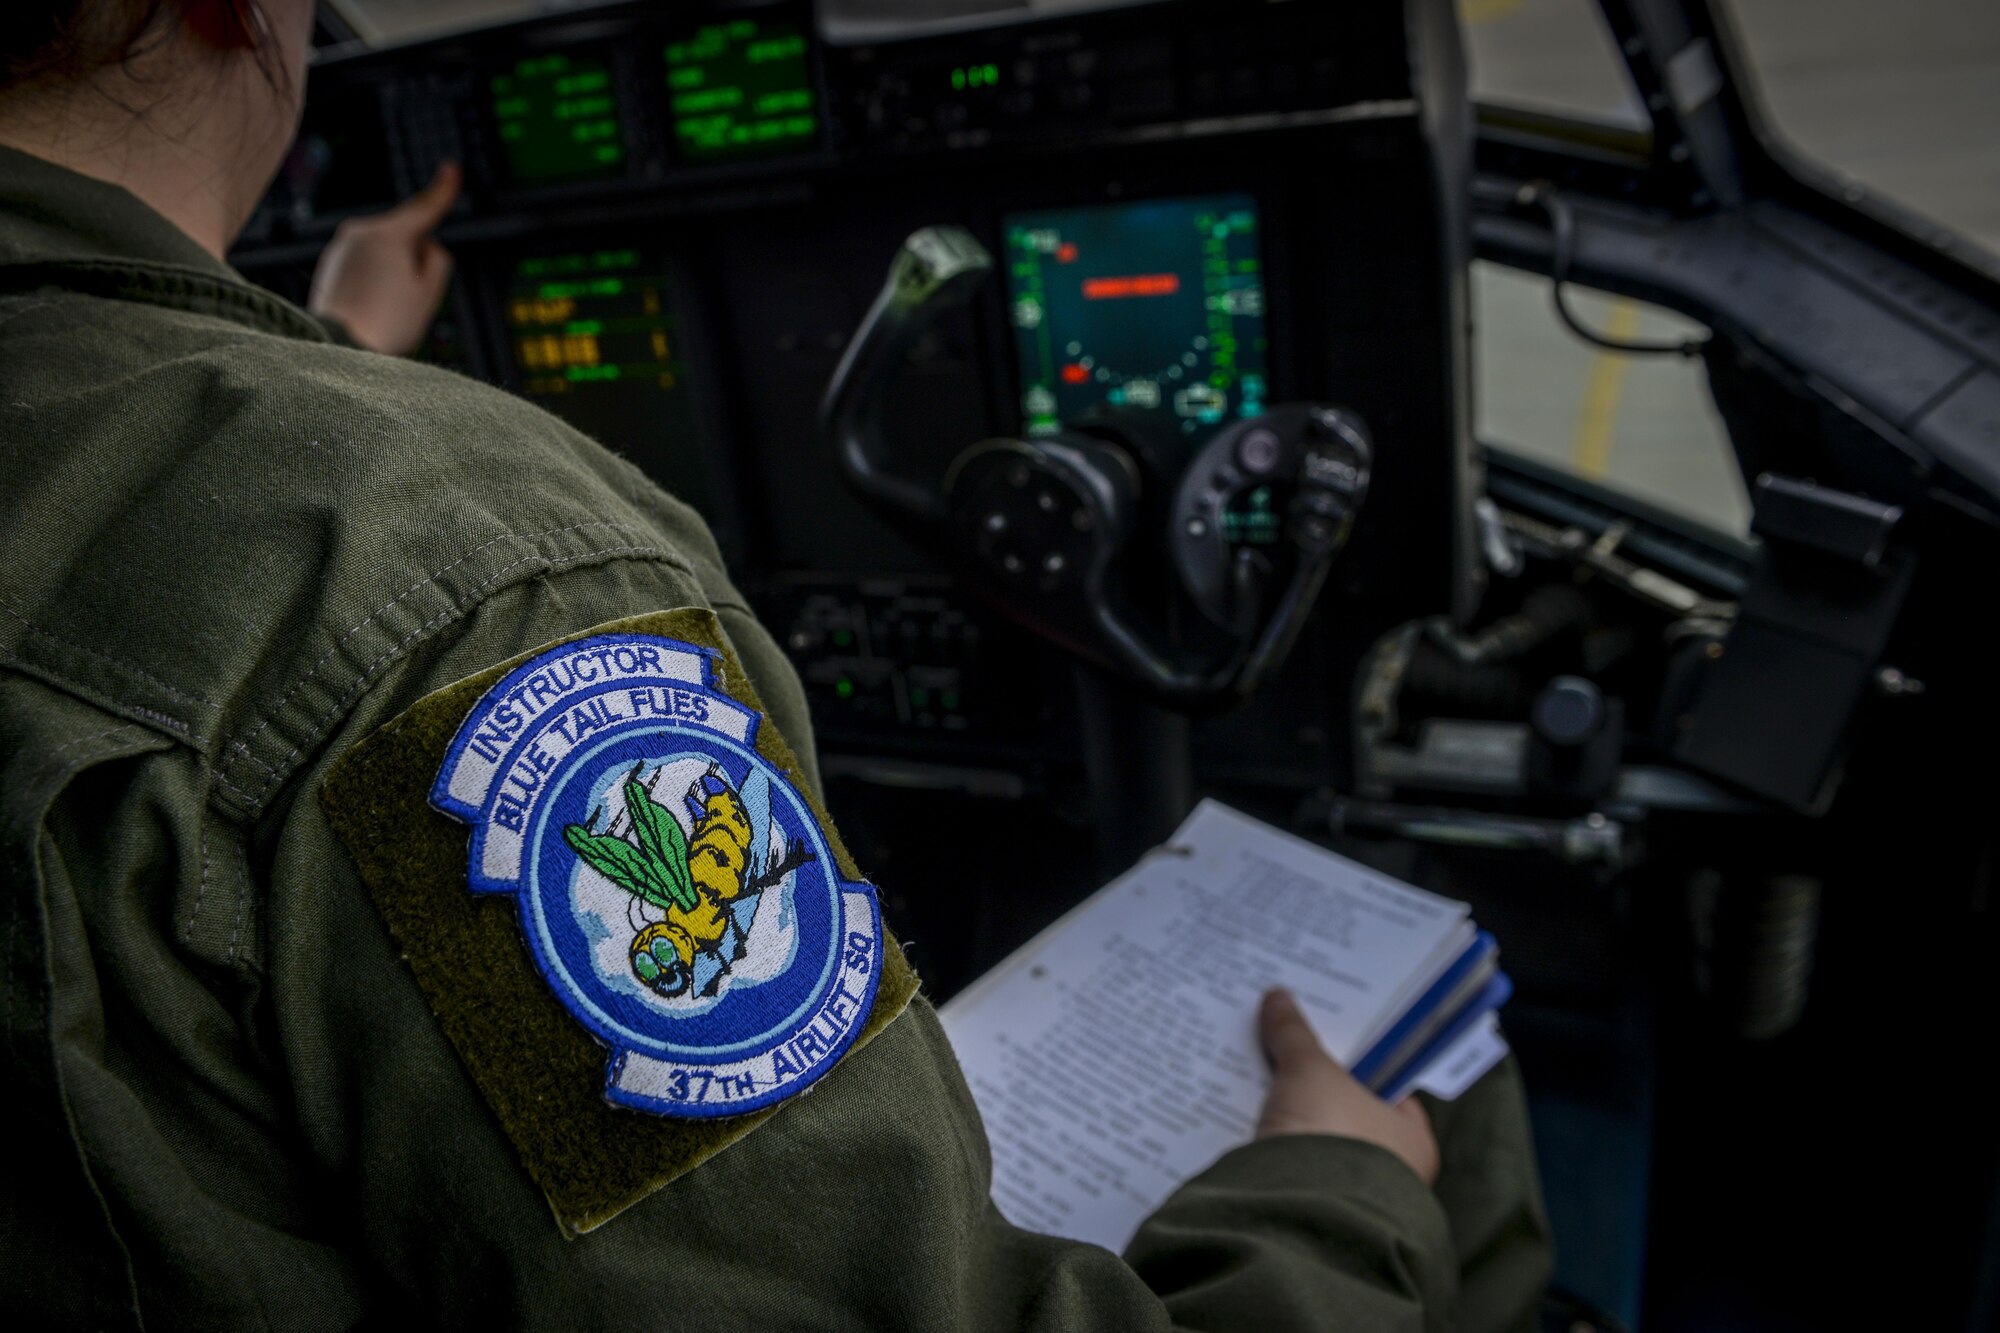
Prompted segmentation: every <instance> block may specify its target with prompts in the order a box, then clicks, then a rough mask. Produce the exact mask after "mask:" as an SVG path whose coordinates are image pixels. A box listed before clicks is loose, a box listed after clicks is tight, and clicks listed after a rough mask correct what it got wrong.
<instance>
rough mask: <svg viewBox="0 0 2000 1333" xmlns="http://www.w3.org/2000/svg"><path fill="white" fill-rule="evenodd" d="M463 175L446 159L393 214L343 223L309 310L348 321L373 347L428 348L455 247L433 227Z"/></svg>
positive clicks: (394, 350)
mask: <svg viewBox="0 0 2000 1333" xmlns="http://www.w3.org/2000/svg"><path fill="white" fill-rule="evenodd" d="M459 181H460V176H459V170H458V168H457V167H456V166H454V165H452V164H451V163H449V162H447V163H446V164H445V165H443V166H441V167H439V168H438V172H437V175H435V176H433V177H432V178H431V183H430V184H429V185H426V186H425V187H424V188H423V189H421V190H419V191H417V192H416V193H415V194H413V195H411V196H410V197H409V198H408V199H405V200H404V201H403V202H402V203H400V204H398V205H397V206H396V207H394V208H392V209H390V210H389V211H388V212H386V213H377V214H374V215H373V216H371V217H365V218H349V219H348V220H347V221H345V222H343V223H341V224H340V227H339V229H338V230H337V231H335V232H334V233H333V242H332V244H330V245H328V246H327V247H326V253H325V254H323V255H321V256H320V259H319V268H318V269H317V270H315V271H314V273H313V282H312V295H311V296H309V297H307V298H306V308H307V309H308V310H310V311H312V313H314V314H315V315H330V316H332V317H333V318H335V319H337V320H339V321H340V322H341V323H342V324H345V325H346V326H347V329H348V332H350V333H352V334H353V335H354V340H355V341H356V342H358V343H360V344H361V345H362V346H363V347H366V348H368V349H369V350H370V351H374V352H383V353H386V354H387V355H389V356H407V355H408V354H409V353H411V352H414V351H416V350H417V348H419V347H421V346H423V342H424V335H425V334H426V333H428V332H429V331H430V327H431V319H432V318H433V317H434V316H435V315H436V314H437V310H438V307H439V306H440V305H442V304H443V303H444V289H445V284H446V283H448V282H450V281H451V252H450V251H448V250H446V249H445V248H444V247H443V246H442V245H439V244H438V242H437V238H436V237H434V236H433V235H432V234H431V233H432V232H434V231H436V230H437V226H438V224H439V223H440V222H442V221H444V215H445V214H446V213H448V212H450V211H451V206H452V202H453V201H454V200H456V199H457V198H458V188H459Z"/></svg>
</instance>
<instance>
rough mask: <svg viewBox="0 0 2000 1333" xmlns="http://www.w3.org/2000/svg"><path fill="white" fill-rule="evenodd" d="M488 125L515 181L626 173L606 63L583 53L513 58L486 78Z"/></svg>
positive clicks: (614, 94) (538, 182) (615, 95)
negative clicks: (502, 69)
mask: <svg viewBox="0 0 2000 1333" xmlns="http://www.w3.org/2000/svg"><path fill="white" fill-rule="evenodd" d="M489 88H490V91H491V92H492V95H493V101H492V107H493V123H494V125H495V127H496V130H497V132H498V134H499V136H500V146H501V149H502V151H503V152H504V153H505V154H506V158H507V171H508V175H509V177H510V178H511V180H512V181H513V183H514V184H516V185H549V184H555V183H558V182H562V181H577V180H595V179H599V178H601V177H606V176H619V175H623V174H624V172H625V132H624V128H623V126H622V125H621V124H620V123H619V120H618V93H617V89H616V88H615V87H614V85H613V83H612V77H611V67H610V65H608V64H606V63H605V62H604V61H603V60H600V59H597V58H595V57H592V56H587V55H577V54H555V55H544V56H533V57H530V58H529V59H526V60H522V61H519V62H518V63H516V64H515V65H514V67H513V68H512V69H510V70H508V71H506V72H505V73H501V74H495V75H494V76H493V78H492V80H491V81H490V85H489Z"/></svg>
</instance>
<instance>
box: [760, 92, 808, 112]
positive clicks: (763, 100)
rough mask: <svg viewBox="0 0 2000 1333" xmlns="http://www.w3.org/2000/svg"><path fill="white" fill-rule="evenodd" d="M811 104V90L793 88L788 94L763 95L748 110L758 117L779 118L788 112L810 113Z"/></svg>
mask: <svg viewBox="0 0 2000 1333" xmlns="http://www.w3.org/2000/svg"><path fill="white" fill-rule="evenodd" d="M812 104H813V95H812V92H811V90H809V89H806V88H794V89H792V90H791V91H790V92H782V93H765V94H763V95H762V96H761V97H759V98H758V99H757V100H756V102H755V103H754V104H753V105H752V106H751V108H750V110H751V111H753V112H755V113H756V114H757V115H760V116H779V115H783V114H784V113H786V112H788V111H810V110H812Z"/></svg>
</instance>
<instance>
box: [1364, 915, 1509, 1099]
mask: <svg viewBox="0 0 2000 1333" xmlns="http://www.w3.org/2000/svg"><path fill="white" fill-rule="evenodd" d="M1499 949H1500V946H1499V944H1498V943H1497V942H1496V941H1495V940H1494V938H1493V937H1492V936H1491V935H1489V934H1487V933H1486V932H1485V931H1483V930H1482V931H1480V932H1479V933H1478V934H1477V935H1474V936H1473V937H1472V942H1471V943H1469V944H1467V945H1466V946H1465V950H1464V952H1462V953H1460V954H1459V955H1458V958H1457V960H1456V961H1455V962H1453V963H1452V965H1451V966H1450V967H1447V968H1446V969H1445V970H1444V973H1443V974H1442V975H1441V976H1439V977H1438V979H1437V980H1436V981H1434V982H1432V983H1431V987H1430V989H1429V990H1427V991H1425V992H1424V993H1423V994H1422V995H1420V996H1418V997H1417V1000H1416V1003H1414V1004H1412V1005H1411V1006H1410V1007H1409V1008H1408V1009H1406V1010H1404V1011H1403V1016H1402V1017H1401V1018H1399V1019H1397V1020H1396V1022H1395V1023H1394V1025H1392V1026H1391V1027H1390V1029H1389V1030H1388V1031H1387V1032H1385V1033H1383V1034H1382V1035H1381V1037H1379V1038H1378V1039H1377V1040H1376V1042H1375V1044H1374V1045H1372V1046H1370V1047H1369V1048H1368V1050H1367V1052H1366V1053H1365V1054H1363V1055H1362V1057H1361V1058H1360V1059H1359V1060H1356V1061H1355V1062H1354V1065H1353V1068H1352V1069H1350V1070H1349V1071H1348V1072H1349V1073H1351V1074H1353V1075H1354V1077H1355V1078H1357V1079H1359V1080H1360V1081H1361V1082H1362V1084H1363V1085H1364V1086H1371V1087H1372V1086H1373V1085H1374V1081H1375V1079H1376V1076H1377V1075H1380V1074H1386V1073H1392V1072H1394V1071H1392V1070H1388V1069H1384V1068H1383V1064H1384V1062H1386V1061H1387V1060H1388V1059H1389V1057H1390V1056H1392V1055H1394V1054H1395V1053H1396V1048H1397V1047H1398V1046H1400V1045H1402V1044H1403V1042H1404V1041H1406V1040H1408V1038H1409V1035H1410V1033H1412V1032H1414V1031H1415V1030H1416V1029H1417V1028H1419V1027H1421V1026H1422V1025H1423V1024H1424V1023H1425V1022H1427V1021H1428V1020H1429V1019H1430V1018H1431V1017H1432V1016H1433V1015H1434V1014H1436V1012H1437V1008H1438V1006H1439V1005H1441V1004H1443V1003H1444V1002H1445V1000H1446V999H1447V998H1449V997H1450V995H1451V993H1452V992H1453V991H1455V990H1457V989H1458V988H1459V986H1460V985H1461V984H1462V983H1463V982H1464V980H1465V978H1466V977H1467V976H1468V975H1469V974H1470V973H1471V972H1472V971H1473V970H1474V969H1475V968H1478V967H1480V966H1482V965H1484V963H1485V962H1486V960H1487V959H1488V958H1489V957H1491V956H1492V955H1493V954H1495V953H1497V952H1499ZM1480 998H1481V997H1480V996H1478V995H1475V996H1474V997H1473V998H1472V1000H1471V1001H1470V1003H1475V1004H1476V1003H1478V1001H1479V999H1480ZM1427 1049H1429V1047H1428V1046H1425V1047H1422V1048H1419V1050H1418V1051H1417V1054H1418V1055H1422V1054H1423V1052H1424V1051H1425V1050H1427ZM1411 1058H1412V1059H1415V1058H1416V1057H1415V1056H1412V1057H1411Z"/></svg>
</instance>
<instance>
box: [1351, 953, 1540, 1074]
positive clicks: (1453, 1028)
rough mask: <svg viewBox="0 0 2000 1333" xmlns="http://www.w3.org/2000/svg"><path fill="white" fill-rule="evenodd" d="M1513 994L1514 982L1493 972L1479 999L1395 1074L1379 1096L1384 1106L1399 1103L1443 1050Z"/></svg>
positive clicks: (1503, 974) (1500, 973)
mask: <svg viewBox="0 0 2000 1333" xmlns="http://www.w3.org/2000/svg"><path fill="white" fill-rule="evenodd" d="M1513 993H1514V981H1513V978H1511V977H1509V976H1508V975H1507V974H1506V973H1505V972H1495V973H1494V974H1493V980H1491V981H1489V982H1487V983H1486V989H1485V990H1483V991H1481V992H1479V995H1478V997H1477V998H1476V999H1474V1000H1473V1001H1472V1002H1471V1003H1470V1004H1468V1005H1466V1006H1465V1008H1464V1009H1463V1010H1462V1011H1461V1012H1460V1013H1459V1016H1458V1017H1457V1018H1454V1019H1452V1020H1451V1022H1450V1023H1447V1024H1446V1025H1445V1027H1444V1030H1443V1031H1442V1032H1440V1033H1438V1034H1437V1036H1435V1037H1433V1038H1432V1039H1431V1041H1430V1044H1429V1045H1427V1046H1425V1047H1424V1048H1423V1049H1422V1050H1421V1051H1418V1052H1417V1053H1416V1054H1415V1055H1413V1056H1411V1057H1410V1059H1409V1062H1408V1063H1407V1064H1405V1065H1404V1066H1403V1067H1402V1068H1401V1069H1400V1070H1398V1071H1397V1072H1396V1076H1395V1078H1393V1079H1392V1080H1391V1081H1390V1083H1389V1086H1388V1088H1387V1090H1386V1091H1384V1092H1383V1093H1382V1100H1383V1101H1385V1102H1395V1101H1399V1100H1401V1099H1402V1097H1403V1096H1404V1094H1406V1093H1408V1092H1409V1090H1410V1088H1411V1086H1412V1085H1414V1084H1415V1083H1416V1081H1417V1080H1418V1079H1420V1078H1422V1077H1423V1074H1424V1071H1425V1070H1426V1069H1429V1068H1430V1065H1431V1061H1433V1060H1435V1059H1436V1058H1437V1057H1438V1055H1439V1054H1440V1053H1441V1052H1442V1051H1443V1050H1444V1049H1445V1047H1447V1046H1449V1045H1451V1044H1452V1043H1453V1042H1455V1041H1457V1040H1458V1039H1459V1038H1460V1037H1462V1036H1464V1035H1465V1034H1466V1033H1467V1032H1468V1031H1470V1030H1471V1028H1472V1025H1473V1024H1474V1023H1477V1022H1479V1021H1480V1020H1481V1019H1483V1018H1485V1017H1486V1015H1488V1014H1490V1013H1492V1012H1493V1011H1494V1010H1495V1009H1498V1008H1499V1007H1500V1006H1501V1005H1503V1004H1505V1003H1507V998H1508V997H1509V996H1511V995H1512V994H1513Z"/></svg>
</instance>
